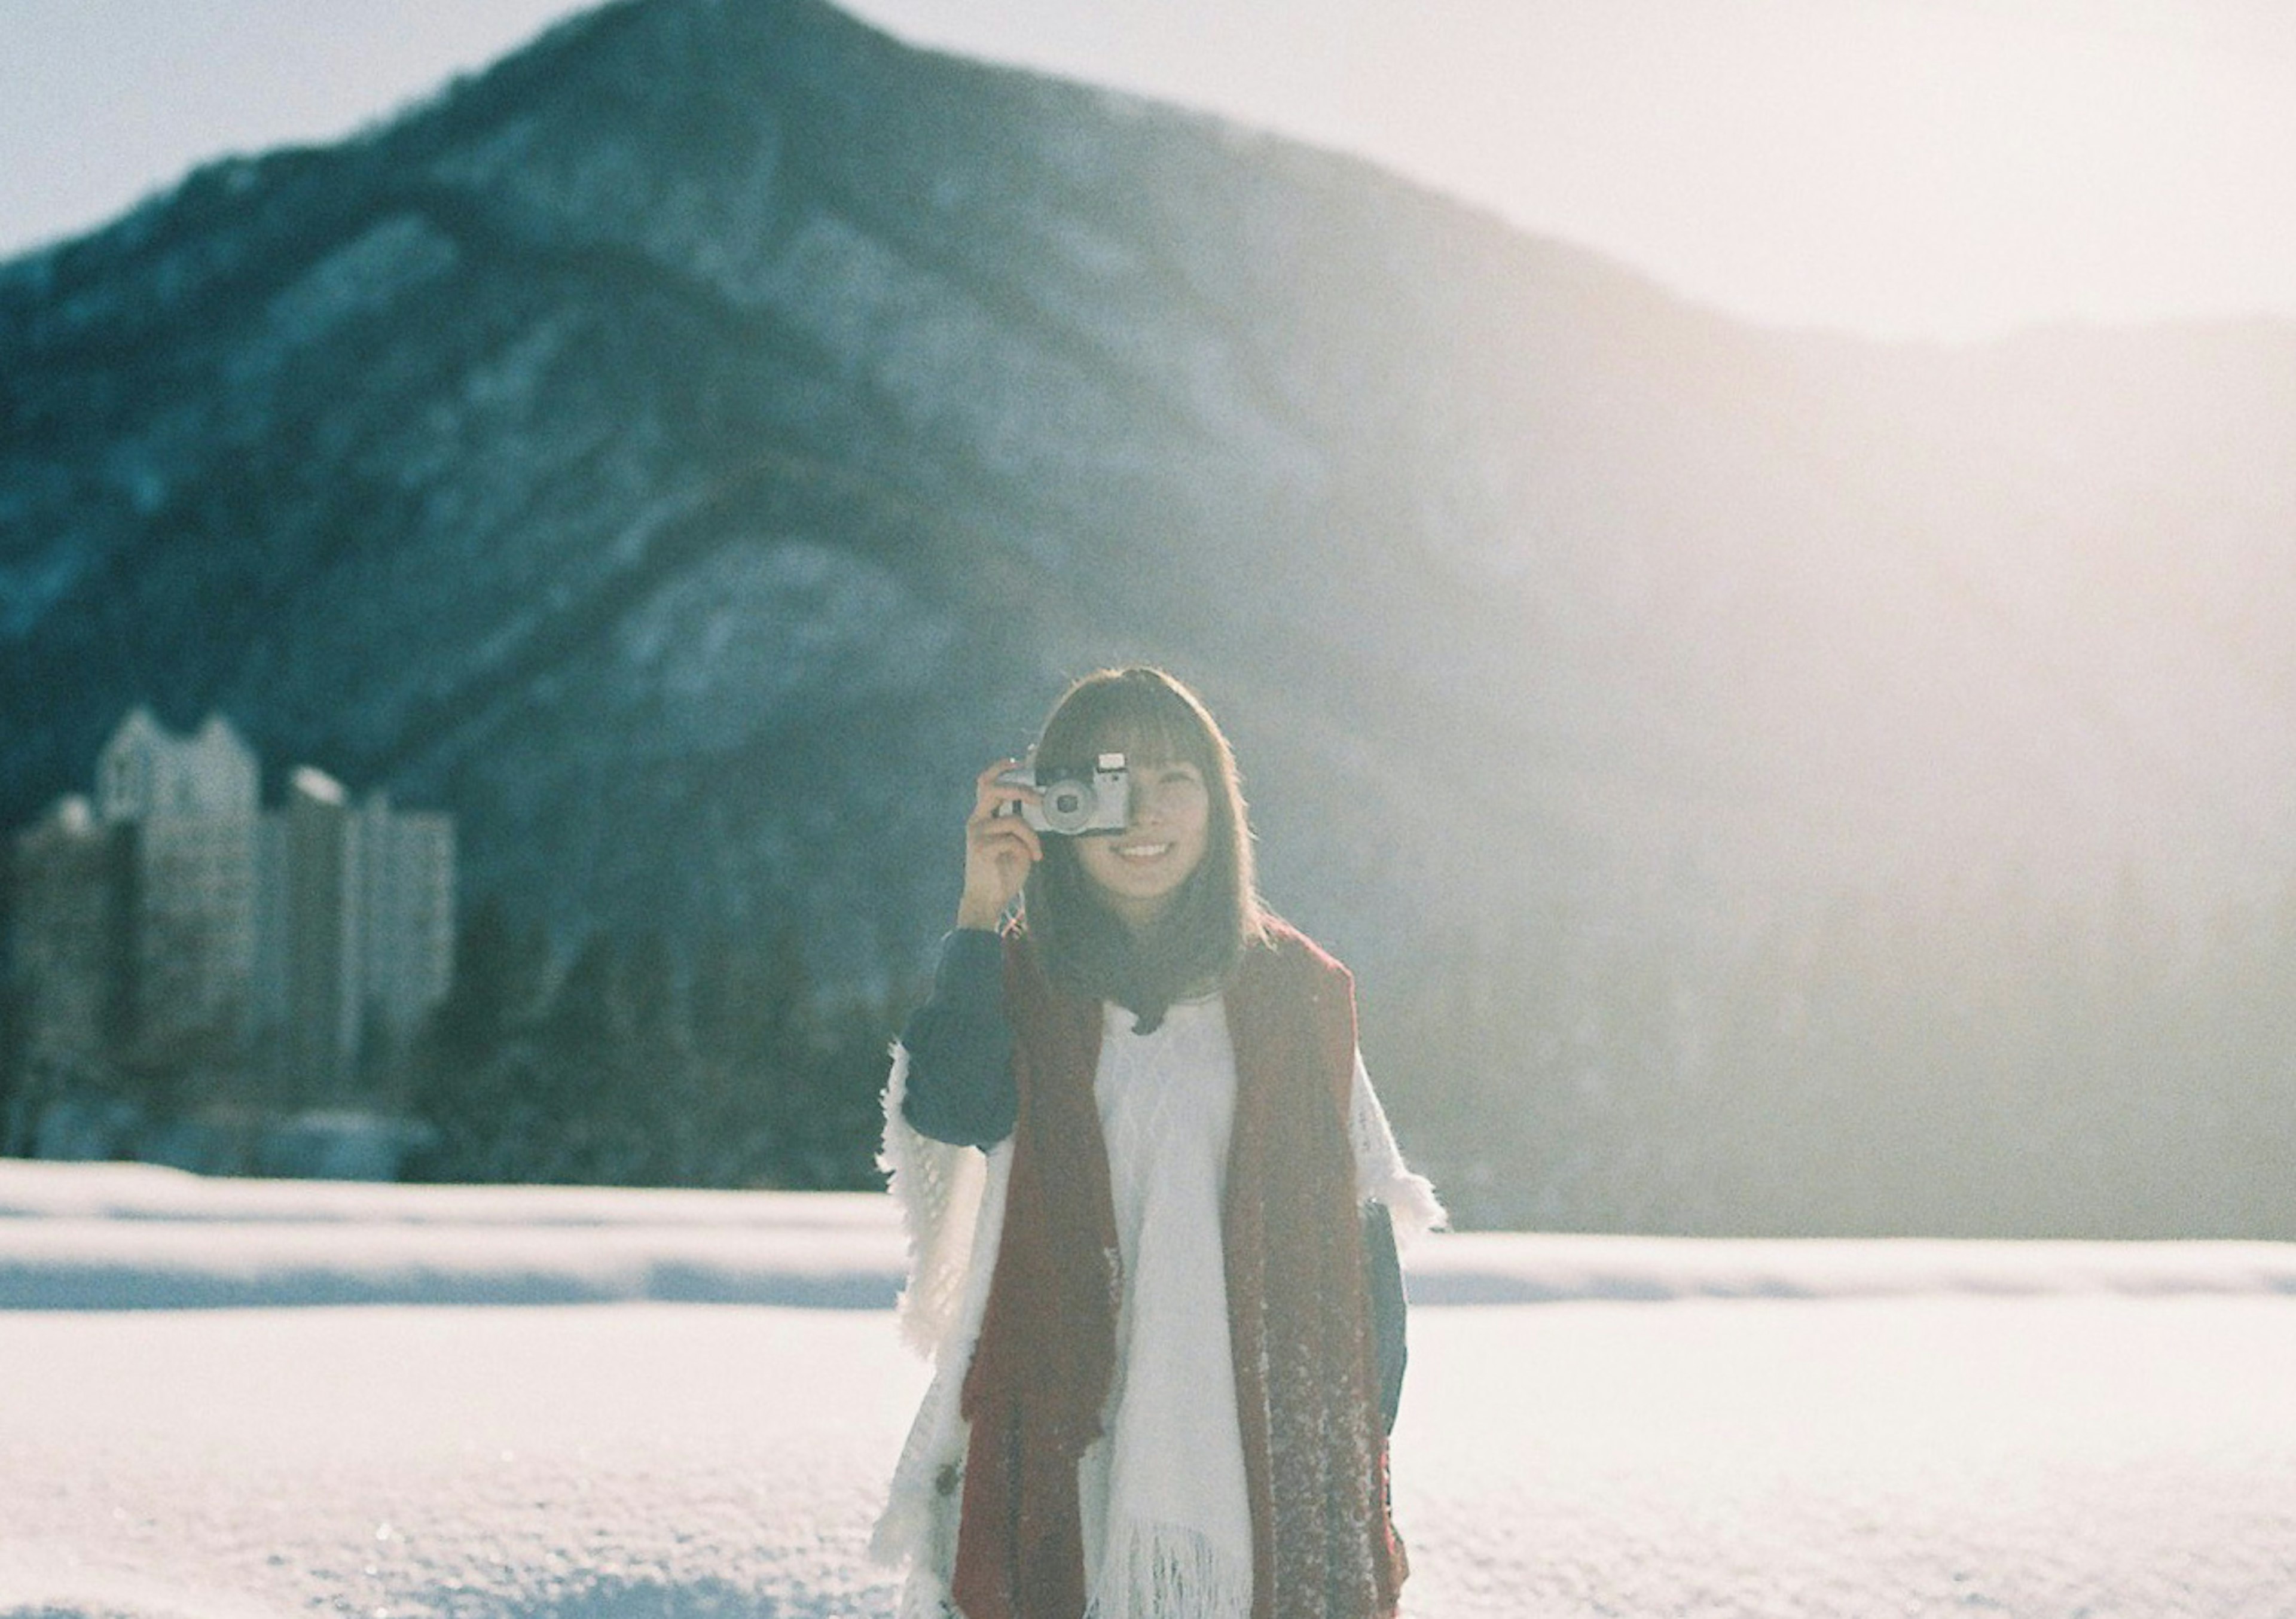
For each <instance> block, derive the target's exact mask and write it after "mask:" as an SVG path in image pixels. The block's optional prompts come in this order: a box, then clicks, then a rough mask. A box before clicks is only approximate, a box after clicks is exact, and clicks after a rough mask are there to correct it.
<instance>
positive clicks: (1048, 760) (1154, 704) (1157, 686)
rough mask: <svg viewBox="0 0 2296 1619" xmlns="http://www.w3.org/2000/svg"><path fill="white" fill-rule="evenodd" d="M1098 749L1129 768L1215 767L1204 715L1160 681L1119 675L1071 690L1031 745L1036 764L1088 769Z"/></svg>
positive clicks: (1215, 750) (1064, 771)
mask: <svg viewBox="0 0 2296 1619" xmlns="http://www.w3.org/2000/svg"><path fill="white" fill-rule="evenodd" d="M1103 753H1121V754H1123V755H1124V757H1125V760H1126V762H1127V763H1128V764H1129V765H1133V766H1141V765H1160V764H1170V763H1173V762H1176V761H1185V762H1186V763H1189V764H1193V765H1194V766H1196V767H1197V768H1199V769H1201V770H1202V771H1203V772H1204V773H1205V778H1206V779H1207V780H1210V779H1211V777H1212V776H1213V774H1214V772H1215V771H1217V769H1218V764H1219V760H1218V757H1217V753H1218V744H1216V743H1215V742H1214V741H1213V738H1212V733H1211V731H1210V726H1209V725H1208V723H1207V720H1206V719H1205V717H1204V716H1202V715H1200V714H1198V713H1197V712H1196V711H1195V709H1194V707H1193V705H1192V704H1191V703H1189V702H1188V700H1187V699H1186V698H1185V697H1184V696H1182V695H1181V694H1179V693H1177V692H1176V691H1174V690H1173V689H1172V688H1171V687H1170V686H1168V685H1166V684H1164V683H1163V682H1161V681H1151V680H1142V679H1129V678H1115V679H1110V680H1105V681H1102V682H1098V683H1096V684H1095V685H1092V686H1086V687H1085V688H1083V689H1081V690H1079V691H1078V692H1077V693H1076V694H1075V695H1074V697H1073V698H1072V700H1071V701H1070V702H1069V703H1067V704H1066V705H1065V706H1064V707H1063V708H1062V711H1061V712H1060V713H1059V714H1057V715H1056V716H1054V722H1053V723H1052V724H1051V725H1050V726H1048V727H1046V730H1045V735H1044V737H1043V739H1042V740H1041V741H1040V742H1039V743H1038V744H1037V769H1038V770H1039V771H1045V770H1051V771H1055V772H1059V773H1062V774H1070V773H1078V774H1083V773H1089V772H1090V770H1091V769H1092V768H1093V765H1094V763H1095V760H1098V758H1099V757H1100V755H1102V754H1103Z"/></svg>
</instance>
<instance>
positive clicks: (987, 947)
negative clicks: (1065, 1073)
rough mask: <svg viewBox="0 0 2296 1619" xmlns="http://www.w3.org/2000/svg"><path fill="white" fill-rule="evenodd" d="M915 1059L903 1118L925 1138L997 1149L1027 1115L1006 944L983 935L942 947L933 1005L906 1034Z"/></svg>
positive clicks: (957, 937) (969, 931) (964, 934)
mask: <svg viewBox="0 0 2296 1619" xmlns="http://www.w3.org/2000/svg"><path fill="white" fill-rule="evenodd" d="M901 1044H902V1045H903V1046H904V1047H905V1048H906V1049H907V1051H908V1054H909V1080H908V1089H906V1091H905V1092H904V1093H903V1096H902V1098H901V1114H902V1116H903V1117H904V1118H906V1119H907V1120H908V1122H910V1123H911V1124H912V1125H914V1127H915V1128H916V1129H917V1130H918V1131H919V1132H920V1133H921V1134H923V1135H927V1136H931V1138H933V1139H934V1140H936V1141H952V1142H955V1143H956V1144H957V1145H958V1146H995V1145H996V1143H997V1142H999V1141H1002V1140H1003V1139H1004V1138H1005V1137H1007V1136H1009V1135H1011V1134H1012V1133H1013V1119H1014V1118H1015V1117H1016V1116H1017V1115H1018V1114H1019V1113H1020V1109H1021V1102H1020V1090H1019V1088H1018V1087H1017V1086H1016V1085H1015V1084H1014V1083H1013V1026H1012V1024H1011V1023H1009V1022H1007V1021H1006V1019H1005V941H1003V940H1002V939H1000V938H998V937H997V936H996V934H995V933H989V932H988V931H987V930H986V929H984V928H970V927H965V928H959V929H957V930H956V931H955V933H951V934H950V935H949V936H948V937H947V938H946V939H944V940H943V941H941V947H940V966H939V968H938V969H937V970H936V971H935V972H934V974H933V990H932V995H931V999H928V1000H927V1001H926V1002H925V1004H924V1005H923V1006H922V1007H918V1008H917V1009H916V1011H915V1012H914V1013H912V1014H911V1015H910V1016H909V1021H908V1024H907V1026H906V1028H904V1029H903V1030H902V1031H901Z"/></svg>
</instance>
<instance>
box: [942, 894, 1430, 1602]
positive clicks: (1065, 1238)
mask: <svg viewBox="0 0 2296 1619" xmlns="http://www.w3.org/2000/svg"><path fill="white" fill-rule="evenodd" d="M1005 1003H1006V1009H1007V1011H1008V1013H1009V1014H1010V1015H1011V1018H1012V1021H1013V1037H1014V1040H1013V1044H1014V1056H1013V1067H1014V1070H1015V1073H1016V1077H1017V1078H1018V1080H1019V1083H1020V1093H1021V1110H1020V1116H1019V1120H1018V1122H1017V1123H1016V1124H1015V1125H1014V1129H1013V1163H1012V1179H1011V1183H1010V1187H1009V1189H1008V1191H1007V1194H1006V1202H1005V1227H1004V1231H1003V1234H1002V1241H1001V1245H1000V1246H999V1249H998V1253H997V1259H996V1271H995V1274H994V1276H993V1278H992V1279H991V1281H990V1284H989V1293H988V1307H987V1311H986V1313H985V1314H984V1316H983V1318H982V1321H981V1327H980V1343H979V1344H978V1346H977V1347H976V1349H975V1350H974V1352H973V1359H972V1365H971V1367H970V1368H968V1369H967V1372H966V1376H965V1380H964V1416H965V1418H966V1419H967V1420H968V1421H969V1422H970V1424H971V1425H972V1434H971V1440H970V1442H969V1446H968V1448H967V1451H966V1453H965V1467H964V1501H963V1514H962V1518H961V1521H960V1525H959V1529H958V1534H957V1551H956V1570H955V1581H954V1582H953V1590H954V1594H955V1598H956V1603H957V1606H958V1607H960V1608H962V1609H963V1610H964V1614H965V1615H967V1619H1082V1615H1083V1614H1084V1607H1085V1579H1084V1543H1083V1535H1082V1530H1081V1527H1080V1518H1079V1510H1078V1502H1077V1463H1078V1459H1079V1458H1081V1457H1082V1455H1083V1454H1084V1451H1085V1450H1086V1448H1087V1446H1088V1445H1090V1444H1091V1443H1092V1442H1093V1440H1094V1439H1095V1438H1096V1437H1097V1436H1098V1435H1099V1433H1100V1418H1101V1411H1102V1408H1103V1405H1104V1404H1105V1402H1106V1400H1107V1394H1108V1388H1109V1383H1110V1379H1111V1376H1112V1375H1113V1372H1114V1368H1115V1356H1116V1325H1115V1324H1116V1310H1117V1302H1118V1298H1119V1294H1120V1292H1121V1289H1122V1286H1123V1278H1122V1277H1121V1275H1120V1274H1119V1271H1120V1270H1121V1266H1120V1264H1119V1259H1118V1250H1117V1240H1116V1218H1115V1213H1114V1209H1113V1205H1112V1204H1111V1200H1110V1194H1109V1183H1108V1150H1107V1146H1106V1144H1105V1143H1104V1142H1103V1139H1102V1137H1101V1129H1100V1112H1099V1108H1098V1106H1097V1105H1096V1104H1095V1100H1094V1097H1093V1078H1094V1073H1095V1070H1096V1068H1097V1067H1098V1064H1099V1058H1100V1031H1101V1016H1102V1014H1101V1008H1100V1006H1099V1004H1098V1003H1097V1002H1092V1001H1087V1000H1084V999H1080V998H1078V997H1076V996H1073V995H1070V994H1067V993H1064V992H1063V991H1062V990H1058V989H1056V988H1055V987H1054V985H1053V983H1052V982H1051V981H1050V980H1049V979H1048V978H1047V977H1046V974H1045V972H1044V969H1043V966H1042V965H1041V964H1040V963H1039V962H1038V961H1037V958H1036V954H1035V952H1034V951H1033V950H1032V949H1030V948H1029V943H1028V941H1027V940H1026V939H1025V938H1024V937H1021V936H1019V935H1017V934H1016V935H1013V936H1012V937H1010V938H1008V940H1007V943H1006V949H1005ZM1226 1012H1227V1023H1228V1032H1229V1036H1230V1039H1231V1040H1232V1042H1233V1044H1234V1050H1235V1070H1236V1101H1235V1124H1234V1132H1233V1136H1232V1139H1231V1144H1230V1147H1229V1158H1228V1173H1227V1202H1226V1208H1225V1210H1223V1211H1222V1229H1223V1232H1224V1235H1225V1243H1226V1254H1227V1294H1228V1321H1229V1334H1230V1338H1231V1340H1232V1344H1231V1347H1232V1349H1233V1352H1234V1360H1235V1385H1236V1407H1237V1416H1238V1419H1239V1422H1240V1426H1241V1427H1242V1442H1243V1458H1244V1477H1245V1480H1246V1483H1247V1486H1248V1490H1249V1493H1250V1497H1251V1529H1252V1549H1253V1585H1252V1614H1253V1619H1387V1616H1388V1615H1392V1614H1393V1613H1394V1612H1395V1607H1396V1596H1397V1590H1398V1587H1399V1586H1400V1584H1401V1583H1402V1580H1403V1576H1404V1572H1405V1563H1404V1556H1403V1548H1402V1545H1401V1543H1400V1542H1399V1541H1398V1540H1397V1539H1396V1535H1395V1530H1394V1524H1393V1523H1392V1521H1391V1519H1390V1516H1389V1510H1388V1483H1387V1438H1386V1434H1385V1432H1384V1430H1383V1428H1382V1425H1381V1422H1380V1418H1379V1409H1378V1397H1377V1390H1378V1382H1377V1375H1376V1371H1375V1367H1374V1347H1373V1343H1372V1331H1371V1307H1370V1300H1369V1295H1368V1286H1367V1281H1366V1275H1365V1254H1364V1246H1363V1228H1362V1216H1361V1212H1360V1211H1359V1209H1358V1208H1357V1199H1356V1171H1355V1155H1354V1149H1353V1146H1352V1145H1351V1142H1350V1138H1349V1128H1348V1117H1349V1097H1350V1093H1351V1089H1352V1086H1353V1082H1354V1074H1355V1049H1356V1023H1355V990H1354V982H1353V981H1352V979H1350V978H1349V974H1348V971H1347V969H1346V968H1345V967H1343V966H1341V965H1340V964H1339V963H1338V962H1336V961H1334V960H1333V959H1332V958H1331V957H1329V956H1326V955H1325V954H1324V952H1323V951H1322V950H1320V949H1317V948H1316V946H1315V945H1314V944H1313V943H1312V942H1310V941H1308V939H1307V938H1306V937H1305V936H1304V935H1302V934H1300V933H1297V932H1295V931H1293V930H1292V928H1290V927H1288V926H1286V925H1283V924H1282V923H1279V922H1275V921H1273V920H1271V921H1270V922H1269V924H1268V931H1267V938H1266V940H1265V941H1262V942H1259V943H1255V944H1253V945H1251V946H1250V947H1248V948H1247V949H1246V950H1245V952H1244V957H1243V960H1242V964H1241V965H1240V966H1238V968H1237V970H1236V973H1235V975H1234V980H1233V981H1232V982H1230V984H1229V985H1228V988H1227V992H1226Z"/></svg>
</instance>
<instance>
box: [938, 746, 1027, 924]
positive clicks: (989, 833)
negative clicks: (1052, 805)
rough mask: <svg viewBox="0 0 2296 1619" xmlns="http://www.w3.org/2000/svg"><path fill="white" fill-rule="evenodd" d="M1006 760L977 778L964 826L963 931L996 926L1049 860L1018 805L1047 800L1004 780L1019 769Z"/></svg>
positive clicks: (960, 913)
mask: <svg viewBox="0 0 2296 1619" xmlns="http://www.w3.org/2000/svg"><path fill="white" fill-rule="evenodd" d="M1019 765H1020V760H1013V759H1002V760H997V761H996V763H995V764H993V765H990V766H989V767H988V768H987V769H985V770H983V771H982V772H981V773H980V776H979V777H976V778H975V780H974V784H973V787H974V791H973V801H972V814H971V815H970V816H968V817H966V818H965V822H964V897H963V899H962V900H960V901H959V902H958V906H957V925H959V926H960V927H991V926H994V925H996V918H997V917H998V916H1001V915H1002V914H1003V913H1004V910H1005V907H1006V906H1008V905H1010V904H1011V903H1012V902H1013V898H1014V897H1015V896H1016V895H1018V894H1019V893H1020V892H1021V888H1022V886H1023V885H1025V884H1026V883H1027V882H1028V880H1029V867H1033V866H1034V865H1035V864H1036V863H1037V861H1038V860H1041V859H1044V858H1045V846H1044V842H1043V841H1042V840H1041V839H1040V838H1038V837H1037V829H1036V828H1035V827H1034V826H1029V823H1028V822H1027V821H1025V820H1023V819H1021V817H1020V815H1019V814H1018V813H1016V812H1015V809H1014V806H1016V805H1019V804H1022V803H1034V802H1038V801H1039V800H1038V798H1037V790H1036V789H1035V788H1034V787H1029V786H1023V785H1021V784H1020V783H1019V782H1013V781H1004V780H1000V779H999V777H1002V776H1004V775H1005V773H1006V772H1007V771H1011V770H1014V769H1017V768H1019Z"/></svg>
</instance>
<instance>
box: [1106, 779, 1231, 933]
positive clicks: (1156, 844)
mask: <svg viewBox="0 0 2296 1619" xmlns="http://www.w3.org/2000/svg"><path fill="white" fill-rule="evenodd" d="M1131 775H1132V801H1131V818H1130V819H1129V820H1128V822H1127V823H1126V824H1125V828H1124V830H1123V831H1122V832H1117V833H1102V834H1094V835H1089V836H1086V837H1080V838H1078V840H1077V863H1078V865H1080V866H1081V867H1084V874H1085V875H1086V876H1087V877H1089V878H1091V879H1092V884H1093V887H1094V888H1095V889H1096V890H1097V891H1098V892H1099V894H1100V898H1101V902H1102V903H1103V904H1104V905H1106V906H1107V907H1108V908H1109V909H1111V911H1114V912H1115V913H1116V915H1117V916H1118V918H1119V920H1120V921H1122V922H1123V923H1124V924H1125V925H1126V926H1128V927H1130V928H1134V929H1138V928H1143V927H1146V926H1149V925H1152V924H1153V923H1154V922H1155V921H1156V919H1157V918H1158V917H1160V916H1162V915H1163V914H1164V912H1165V910H1166V909H1167V908H1169V906H1170V905H1171V903H1172V896H1173V895H1175V894H1177V893H1178V892H1180V889H1181V886H1182V885H1183V884H1184V883H1186V882H1187V880H1188V879H1189V878H1190V877H1192V876H1193V875H1195V871H1196V867H1199V866H1201V865H1202V864H1203V862H1204V843H1205V840H1206V837H1207V835H1208V834H1209V833H1210V827H1211V793H1210V791H1209V790H1208V789H1207V788H1206V786H1205V785H1204V774H1203V772H1202V771H1201V770H1200V769H1198V768H1196V767H1195V766H1194V765H1192V764H1189V763H1187V762H1186V761H1185V760H1168V761H1166V762H1163V763H1160V764H1136V765H1134V766H1133V768H1132V772H1131Z"/></svg>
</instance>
